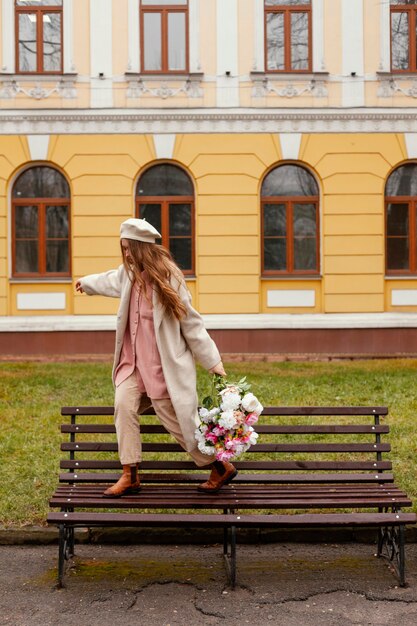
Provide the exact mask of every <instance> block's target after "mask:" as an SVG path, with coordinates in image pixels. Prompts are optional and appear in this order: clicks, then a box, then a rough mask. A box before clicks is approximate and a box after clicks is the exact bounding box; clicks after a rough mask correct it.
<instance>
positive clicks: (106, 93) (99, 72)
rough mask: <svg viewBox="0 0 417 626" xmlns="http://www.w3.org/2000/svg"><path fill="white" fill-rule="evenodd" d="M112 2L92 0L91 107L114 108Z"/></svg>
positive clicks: (110, 0) (109, 0)
mask: <svg viewBox="0 0 417 626" xmlns="http://www.w3.org/2000/svg"><path fill="white" fill-rule="evenodd" d="M112 22H113V20H112V0H90V46H91V50H90V57H91V61H90V63H91V67H90V71H91V80H90V89H91V106H92V107H93V108H95V107H111V106H113V80H112V73H113V66H112Z"/></svg>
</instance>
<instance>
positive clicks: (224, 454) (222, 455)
mask: <svg viewBox="0 0 417 626" xmlns="http://www.w3.org/2000/svg"><path fill="white" fill-rule="evenodd" d="M232 457H233V452H232V451H231V450H221V451H219V452H217V454H216V459H217V460H218V461H230V459H231V458H232Z"/></svg>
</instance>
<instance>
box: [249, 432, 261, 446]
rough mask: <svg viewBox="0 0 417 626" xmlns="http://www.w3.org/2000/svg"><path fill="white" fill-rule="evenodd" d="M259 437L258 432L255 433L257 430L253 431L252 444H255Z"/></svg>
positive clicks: (250, 440) (250, 439) (250, 438)
mask: <svg viewBox="0 0 417 626" xmlns="http://www.w3.org/2000/svg"><path fill="white" fill-rule="evenodd" d="M258 437H259V435H258V433H255V432H253V433H251V436H250V437H249V443H250V445H251V446H254V445H255V443H256V442H257V440H258Z"/></svg>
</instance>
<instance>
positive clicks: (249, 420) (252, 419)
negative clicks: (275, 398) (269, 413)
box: [245, 412, 259, 426]
mask: <svg viewBox="0 0 417 626" xmlns="http://www.w3.org/2000/svg"><path fill="white" fill-rule="evenodd" d="M258 418H259V415H258V414H257V413H253V412H252V413H249V415H247V416H246V419H245V423H246V424H247V425H248V426H253V425H254V424H256V422H257V421H258Z"/></svg>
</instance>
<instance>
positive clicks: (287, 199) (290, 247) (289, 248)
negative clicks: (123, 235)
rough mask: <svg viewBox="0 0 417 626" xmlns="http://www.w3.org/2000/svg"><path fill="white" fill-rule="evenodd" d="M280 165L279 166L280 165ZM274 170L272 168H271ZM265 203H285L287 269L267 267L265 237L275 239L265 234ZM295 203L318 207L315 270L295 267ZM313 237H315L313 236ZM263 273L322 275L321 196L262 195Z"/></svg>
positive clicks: (266, 275) (265, 275) (271, 275)
mask: <svg viewBox="0 0 417 626" xmlns="http://www.w3.org/2000/svg"><path fill="white" fill-rule="evenodd" d="M278 167H279V166H278ZM271 171H272V170H271ZM265 204H284V205H285V215H286V233H287V234H286V237H285V240H286V244H287V245H286V263H287V268H286V269H285V270H267V269H265V239H273V237H268V236H267V237H265V235H264V221H265V218H264V215H265V211H264V205H265ZM295 204H314V206H315V209H316V237H315V239H316V268H315V269H314V270H306V269H303V270H297V269H294V205H295ZM311 238H313V237H311ZM261 248H262V249H261V275H262V276H263V277H265V278H273V277H279V276H297V277H299V276H309V277H310V276H315V277H319V276H320V197H319V196H318V195H317V196H262V198H261Z"/></svg>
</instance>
